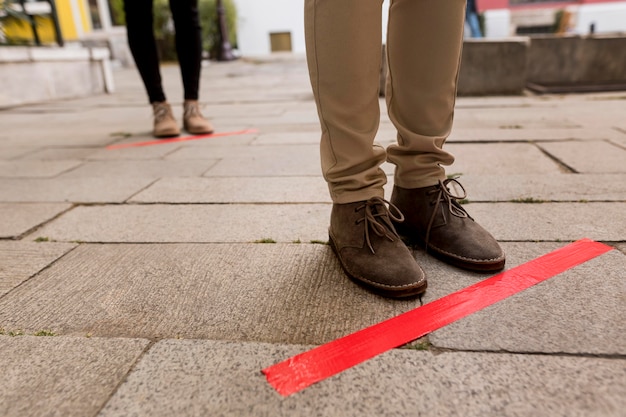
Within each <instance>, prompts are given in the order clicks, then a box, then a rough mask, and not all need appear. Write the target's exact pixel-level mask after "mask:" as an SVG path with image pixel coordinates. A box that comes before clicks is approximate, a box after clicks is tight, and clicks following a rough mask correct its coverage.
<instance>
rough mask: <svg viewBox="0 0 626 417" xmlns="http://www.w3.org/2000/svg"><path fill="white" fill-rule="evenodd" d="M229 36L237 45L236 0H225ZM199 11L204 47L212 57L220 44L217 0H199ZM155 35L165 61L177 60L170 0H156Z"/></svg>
mask: <svg viewBox="0 0 626 417" xmlns="http://www.w3.org/2000/svg"><path fill="white" fill-rule="evenodd" d="M223 5H224V9H225V13H226V24H227V26H228V36H229V41H230V44H231V46H232V47H235V46H236V45H237V8H236V7H235V2H234V0H223ZM198 13H199V15H200V25H201V26H202V49H203V50H204V51H208V52H209V55H210V56H211V57H215V56H216V51H217V48H219V46H220V30H219V24H218V21H217V3H216V0H199V2H198ZM153 14H154V36H155V38H156V39H157V44H158V49H159V54H160V57H161V60H163V61H173V60H176V59H177V57H176V44H175V37H174V36H175V33H174V24H173V21H172V12H171V11H170V7H169V2H168V0H154V6H153Z"/></svg>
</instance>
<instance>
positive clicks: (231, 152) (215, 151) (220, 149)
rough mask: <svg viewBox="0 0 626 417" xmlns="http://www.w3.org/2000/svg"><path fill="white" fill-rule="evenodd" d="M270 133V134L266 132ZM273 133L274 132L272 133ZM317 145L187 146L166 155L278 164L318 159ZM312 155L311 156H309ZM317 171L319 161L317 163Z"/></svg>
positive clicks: (173, 157)
mask: <svg viewBox="0 0 626 417" xmlns="http://www.w3.org/2000/svg"><path fill="white" fill-rule="evenodd" d="M266 135H271V134H266ZM274 135H275V134H274ZM318 154H319V145H317V144H301V145H298V144H292V145H263V146H232V145H230V144H226V145H221V146H211V147H208V146H202V147H199V146H187V147H183V148H181V149H179V150H177V151H176V152H172V153H171V154H170V155H168V156H167V157H166V159H168V160H180V159H185V160H190V159H210V158H213V159H232V158H237V159H239V158H246V159H260V160H268V161H271V162H272V163H274V164H280V163H281V162H282V160H283V159H293V158H298V159H306V158H310V159H313V160H316V161H319V155H318ZM311 157H312V158H311ZM318 171H320V169H319V163H318Z"/></svg>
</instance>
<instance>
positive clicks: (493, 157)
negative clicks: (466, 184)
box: [445, 143, 561, 175]
mask: <svg viewBox="0 0 626 417" xmlns="http://www.w3.org/2000/svg"><path fill="white" fill-rule="evenodd" d="M445 149H446V150H447V151H448V152H450V153H452V154H453V155H454V156H455V157H456V160H455V162H454V164H452V166H450V167H446V171H447V172H449V173H462V174H491V175H508V174H527V173H529V172H532V173H533V174H556V173H559V172H560V171H561V170H560V168H559V166H558V165H557V164H556V163H555V162H554V161H552V160H551V159H550V158H548V157H547V156H545V155H544V154H542V153H541V151H539V149H537V147H536V146H534V145H532V144H525V143H503V144H500V143H498V144H495V143H491V144H449V145H446V148H445ZM485 155H489V157H488V158H485Z"/></svg>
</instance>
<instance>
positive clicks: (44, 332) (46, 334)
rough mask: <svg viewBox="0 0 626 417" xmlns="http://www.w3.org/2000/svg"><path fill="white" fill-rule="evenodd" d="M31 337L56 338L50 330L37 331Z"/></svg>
mask: <svg viewBox="0 0 626 417" xmlns="http://www.w3.org/2000/svg"><path fill="white" fill-rule="evenodd" d="M33 336H56V334H55V333H54V332H53V331H50V330H39V331H38V332H37V333H35V334H34V335H33Z"/></svg>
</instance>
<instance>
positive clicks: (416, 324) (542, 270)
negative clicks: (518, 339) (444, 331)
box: [262, 239, 613, 396]
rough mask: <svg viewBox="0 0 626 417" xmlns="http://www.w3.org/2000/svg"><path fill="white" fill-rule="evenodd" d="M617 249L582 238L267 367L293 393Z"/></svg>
mask: <svg viewBox="0 0 626 417" xmlns="http://www.w3.org/2000/svg"><path fill="white" fill-rule="evenodd" d="M612 249H613V248H612V247H610V246H607V245H605V244H602V243H599V242H595V241H592V240H590V239H582V240H579V241H577V242H574V243H572V244H570V245H567V246H565V247H562V248H560V249H557V250H555V251H554V252H550V253H548V254H546V255H544V256H541V257H539V258H537V259H534V260H532V261H530V262H527V263H525V264H522V265H520V266H517V267H515V268H512V269H510V270H508V271H504V272H502V273H500V274H498V275H495V276H493V277H491V278H488V279H486V280H484V281H481V282H479V283H477V284H474V285H472V286H469V287H467V288H465V289H462V290H460V291H457V292H455V293H452V294H450V295H447V296H445V297H443V298H440V299H438V300H436V301H433V302H431V303H428V304H425V305H423V306H421V307H418V308H416V309H414V310H411V311H408V312H406V313H403V314H401V315H399V316H396V317H393V318H391V319H388V320H385V321H383V322H381V323H378V324H375V325H374V326H371V327H368V328H365V329H362V330H359V331H357V332H355V333H352V334H350V335H347V336H344V337H342V338H340V339H337V340H334V341H332V342H329V343H327V344H325V345H321V346H319V347H317V348H314V349H312V350H310V351H308V352H304V353H301V354H299V355H296V356H294V357H292V358H290V359H287V360H285V361H283V362H280V363H278V364H276V365H273V366H270V367H269V368H266V369H263V371H262V372H263V373H264V374H265V376H266V378H267V381H268V382H269V384H270V385H272V386H273V387H274V389H276V391H278V392H279V393H280V394H281V395H284V396H287V395H291V394H294V393H296V392H298V391H300V390H302V389H304V388H306V387H308V386H310V385H312V384H314V383H316V382H319V381H321V380H323V379H326V378H328V377H330V376H333V375H335V374H338V373H340V372H342V371H344V370H346V369H348V368H351V367H353V366H355V365H358V364H359V363H361V362H364V361H366V360H368V359H371V358H373V357H374V356H376V355H379V354H381V353H383V352H386V351H388V350H390V349H393V348H396V347H398V346H401V345H403V344H406V343H408V342H410V341H412V340H415V339H417V338H419V337H422V336H424V335H426V334H428V333H430V332H432V331H434V330H437V329H439V328H441V327H444V326H446V325H448V324H450V323H452V322H454V321H457V320H459V319H461V318H463V317H466V316H469V315H470V314H472V313H475V312H477V311H479V310H481V309H483V308H485V307H488V306H490V305H492V304H495V303H497V302H499V301H501V300H504V299H505V298H507V297H509V296H511V295H513V294H516V293H518V292H520V291H523V290H525V289H527V288H530V287H532V286H533V285H536V284H539V283H540V282H543V281H545V280H547V279H549V278H551V277H553V276H555V275H557V274H560V273H562V272H564V271H566V270H568V269H570V268H573V267H575V266H576V265H579V264H582V263H584V262H587V261H588V260H590V259H593V258H595V257H597V256H600V255H602V254H604V253H606V252H608V251H610V250H612Z"/></svg>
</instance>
